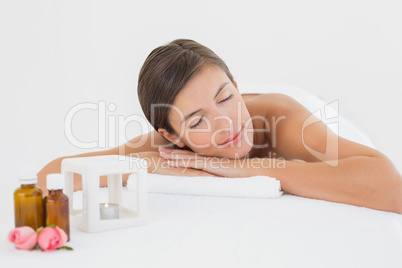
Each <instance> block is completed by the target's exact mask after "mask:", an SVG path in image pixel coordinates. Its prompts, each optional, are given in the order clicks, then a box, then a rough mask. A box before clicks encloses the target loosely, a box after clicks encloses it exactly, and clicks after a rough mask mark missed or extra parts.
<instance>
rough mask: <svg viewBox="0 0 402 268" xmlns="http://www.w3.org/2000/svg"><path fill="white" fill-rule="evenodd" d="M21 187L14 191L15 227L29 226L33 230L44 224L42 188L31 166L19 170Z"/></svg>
mask: <svg viewBox="0 0 402 268" xmlns="http://www.w3.org/2000/svg"><path fill="white" fill-rule="evenodd" d="M19 180H20V183H21V187H19V188H17V189H16V190H15V192H14V216H15V227H20V226H30V227H32V228H33V229H34V230H36V229H38V228H39V227H43V226H44V213H43V198H42V190H41V189H40V188H39V187H37V186H36V185H35V184H36V183H37V182H38V178H37V176H36V172H35V170H34V169H33V168H31V167H26V168H24V169H22V170H21V171H20V176H19Z"/></svg>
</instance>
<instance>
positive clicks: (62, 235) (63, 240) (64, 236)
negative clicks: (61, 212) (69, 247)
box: [55, 226, 68, 248]
mask: <svg viewBox="0 0 402 268" xmlns="http://www.w3.org/2000/svg"><path fill="white" fill-rule="evenodd" d="M55 229H56V232H59V236H60V244H59V245H58V246H57V248H60V247H63V246H64V245H65V244H66V243H67V240H68V236H67V234H66V232H65V231H64V230H63V229H61V228H59V227H58V226H56V228H55Z"/></svg>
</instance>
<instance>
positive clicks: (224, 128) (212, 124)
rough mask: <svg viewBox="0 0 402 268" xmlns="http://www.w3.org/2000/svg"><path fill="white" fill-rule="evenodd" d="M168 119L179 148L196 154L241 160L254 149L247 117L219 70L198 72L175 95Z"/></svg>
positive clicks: (209, 68) (239, 98) (251, 127)
mask: <svg viewBox="0 0 402 268" xmlns="http://www.w3.org/2000/svg"><path fill="white" fill-rule="evenodd" d="M169 120H170V123H171V125H172V127H173V128H174V130H175V131H176V133H178V134H179V136H176V135H173V136H174V137H173V136H171V137H173V138H174V140H173V142H175V143H176V144H177V145H178V146H180V147H183V146H184V145H186V146H187V147H189V148H190V149H191V150H193V151H194V152H196V153H201V154H204V155H206V156H220V157H229V158H242V157H244V156H245V155H246V154H247V153H248V152H249V151H250V150H251V148H252V146H253V125H252V121H251V118H250V114H249V112H248V110H247V108H246V106H245V104H244V101H243V99H242V97H241V95H240V93H239V91H238V89H237V85H236V83H234V84H233V83H232V82H231V81H230V79H229V78H228V76H227V75H226V73H225V72H224V71H223V70H222V69H221V68H219V67H216V66H207V67H204V68H203V69H201V70H200V71H199V72H198V73H197V74H196V75H195V76H194V77H193V78H192V79H191V80H190V81H189V82H188V83H187V84H186V86H185V87H184V88H183V89H182V90H181V91H180V93H179V94H178V95H177V97H176V99H175V101H174V103H173V108H172V109H171V112H170V114H169Z"/></svg>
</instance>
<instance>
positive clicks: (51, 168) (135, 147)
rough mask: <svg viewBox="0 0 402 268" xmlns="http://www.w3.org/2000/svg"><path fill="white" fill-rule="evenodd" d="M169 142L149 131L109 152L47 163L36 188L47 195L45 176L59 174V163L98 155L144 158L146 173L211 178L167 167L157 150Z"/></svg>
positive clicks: (102, 180) (104, 179) (76, 183)
mask: <svg viewBox="0 0 402 268" xmlns="http://www.w3.org/2000/svg"><path fill="white" fill-rule="evenodd" d="M169 145H170V144H169V142H168V141H166V140H165V139H164V138H163V137H162V136H161V135H159V133H157V132H156V131H151V132H149V133H145V134H143V135H140V136H138V137H135V138H133V139H131V140H130V141H128V142H126V143H124V144H122V145H120V146H118V147H116V148H113V149H109V150H104V151H98V152H91V153H84V154H78V155H72V156H65V157H60V158H57V159H55V160H53V161H51V162H49V163H48V164H47V165H46V166H44V167H43V168H42V169H41V170H40V171H39V172H38V186H39V187H40V188H41V189H42V190H43V192H44V194H45V195H46V194H47V189H46V175H47V174H51V173H60V172H61V161H62V160H63V159H65V158H72V157H88V156H100V155H128V156H129V155H131V156H133V157H139V158H144V159H146V160H147V162H148V172H149V173H159V174H169V175H179V176H180V175H182V176H184V175H188V176H207V175H208V176H213V175H212V174H209V173H207V172H203V171H200V170H196V169H191V168H189V169H185V168H174V167H169V166H168V165H167V163H166V160H165V159H163V158H160V157H159V153H158V148H159V146H167V147H169ZM127 178H128V174H125V175H124V176H123V183H126V182H127ZM100 186H101V187H105V186H107V177H106V176H102V177H101V178H100ZM81 187H82V185H81V176H80V175H79V174H74V190H75V191H76V190H80V189H81Z"/></svg>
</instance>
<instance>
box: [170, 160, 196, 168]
mask: <svg viewBox="0 0 402 268" xmlns="http://www.w3.org/2000/svg"><path fill="white" fill-rule="evenodd" d="M168 165H169V166H171V167H182V168H194V169H201V170H202V169H203V168H204V161H199V160H196V159H175V160H169V161H168Z"/></svg>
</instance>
